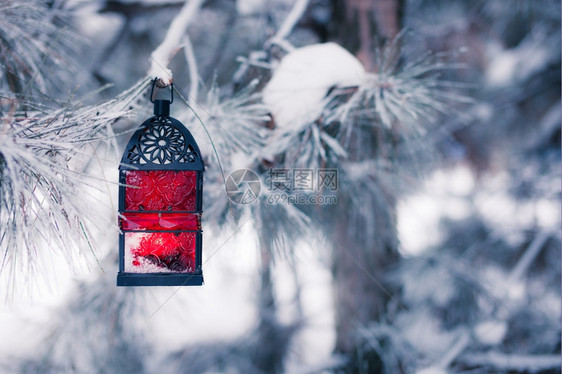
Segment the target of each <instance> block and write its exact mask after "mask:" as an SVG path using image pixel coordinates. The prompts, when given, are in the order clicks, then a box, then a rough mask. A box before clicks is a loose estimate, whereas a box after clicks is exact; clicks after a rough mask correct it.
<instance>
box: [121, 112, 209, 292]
mask: <svg viewBox="0 0 562 374" xmlns="http://www.w3.org/2000/svg"><path fill="white" fill-rule="evenodd" d="M157 103H158V101H156V102H155V116H154V117H152V118H150V119H148V120H146V121H145V122H144V123H143V124H142V125H141V127H140V128H139V130H137V131H136V132H135V134H134V135H133V136H132V138H131V140H130V141H129V143H128V145H127V147H126V149H125V152H124V155H123V159H122V161H121V165H120V167H119V169H120V171H119V181H120V186H119V227H120V229H121V233H120V241H119V274H118V275H117V285H118V286H175V285H201V284H202V283H203V272H202V268H201V249H202V230H201V215H202V187H203V172H204V165H203V162H202V160H201V153H200V152H199V147H198V146H197V143H196V142H195V140H194V139H193V137H192V136H191V134H190V133H189V131H188V130H187V129H186V128H185V127H184V126H183V125H182V124H181V123H180V122H179V121H178V120H176V119H174V118H171V117H169V116H168V113H167V110H164V111H163V112H162V110H161V109H162V105H161V103H158V104H160V105H156V104H157ZM168 107H169V102H168ZM164 109H167V108H166V106H164Z"/></svg>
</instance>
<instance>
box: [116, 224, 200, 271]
mask: <svg viewBox="0 0 562 374" xmlns="http://www.w3.org/2000/svg"><path fill="white" fill-rule="evenodd" d="M196 242H197V233H195V232H181V233H175V232H127V233H125V264H124V265H125V269H124V270H125V271H126V272H129V273H167V272H170V273H178V272H179V273H191V272H194V271H195V269H196V262H195V252H196V249H195V248H196Z"/></svg>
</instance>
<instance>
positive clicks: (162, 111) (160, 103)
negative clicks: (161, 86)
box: [150, 78, 174, 116]
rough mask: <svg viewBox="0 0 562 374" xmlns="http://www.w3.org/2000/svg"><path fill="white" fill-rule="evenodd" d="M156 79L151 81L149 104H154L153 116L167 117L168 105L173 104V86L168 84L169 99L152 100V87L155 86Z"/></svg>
mask: <svg viewBox="0 0 562 374" xmlns="http://www.w3.org/2000/svg"><path fill="white" fill-rule="evenodd" d="M157 80H158V78H156V79H154V80H153V81H152V89H151V90H150V102H151V103H153V104H154V115H155V116H169V115H170V104H171V103H173V102H174V84H173V83H171V84H170V99H169V100H167V99H165V100H163V99H156V100H155V99H154V87H155V86H156V81H157Z"/></svg>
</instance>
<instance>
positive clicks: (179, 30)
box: [148, 0, 204, 87]
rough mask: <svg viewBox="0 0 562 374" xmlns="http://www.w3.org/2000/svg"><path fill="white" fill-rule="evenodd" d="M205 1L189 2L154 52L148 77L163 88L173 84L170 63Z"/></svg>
mask: <svg viewBox="0 0 562 374" xmlns="http://www.w3.org/2000/svg"><path fill="white" fill-rule="evenodd" d="M203 1H204V0H188V1H187V2H186V3H185V5H184V6H183V7H182V9H181V10H180V12H179V13H178V15H177V16H176V18H174V20H173V21H172V23H171V24H170V28H169V29H168V32H167V33H166V37H165V38H164V40H163V41H162V43H161V44H160V45H159V46H158V47H157V48H156V49H155V50H154V51H153V52H152V54H151V55H150V58H151V59H152V61H151V65H150V69H149V71H148V75H149V76H151V77H152V78H153V79H158V84H159V85H160V86H162V87H165V86H169V85H170V84H171V83H172V80H173V75H172V71H171V70H170V69H168V63H169V62H170V60H171V59H172V57H173V56H174V55H175V54H176V52H177V51H178V49H179V48H181V45H182V38H183V36H184V34H185V32H186V30H187V27H188V26H189V24H190V23H191V21H192V20H193V19H194V17H195V16H196V15H197V12H198V11H199V9H200V8H201V6H202V4H203Z"/></svg>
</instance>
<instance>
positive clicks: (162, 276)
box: [117, 272, 203, 286]
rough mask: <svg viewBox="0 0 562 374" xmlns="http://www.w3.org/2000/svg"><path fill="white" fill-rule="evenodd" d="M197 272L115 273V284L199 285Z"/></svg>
mask: <svg viewBox="0 0 562 374" xmlns="http://www.w3.org/2000/svg"><path fill="white" fill-rule="evenodd" d="M202 284H203V274H202V273H201V272H199V273H152V274H140V273H124V272H119V273H118V274H117V286H201V285H202Z"/></svg>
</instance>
